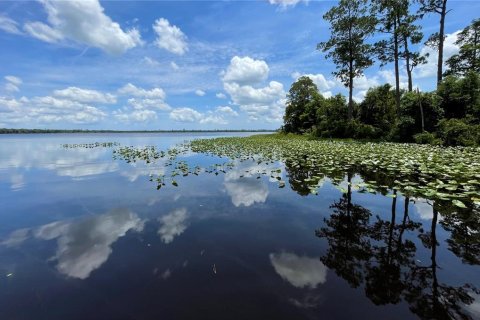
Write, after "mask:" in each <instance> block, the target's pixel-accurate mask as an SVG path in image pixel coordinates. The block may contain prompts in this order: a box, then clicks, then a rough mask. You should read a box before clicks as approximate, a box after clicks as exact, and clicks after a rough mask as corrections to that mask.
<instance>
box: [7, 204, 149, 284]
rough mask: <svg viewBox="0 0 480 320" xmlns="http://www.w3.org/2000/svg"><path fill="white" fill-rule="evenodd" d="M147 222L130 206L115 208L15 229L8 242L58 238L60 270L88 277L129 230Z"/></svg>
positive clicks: (73, 275)
mask: <svg viewBox="0 0 480 320" xmlns="http://www.w3.org/2000/svg"><path fill="white" fill-rule="evenodd" d="M143 225H144V222H143V221H142V220H141V219H140V218H139V217H138V216H137V215H136V214H135V213H133V212H131V211H130V210H127V209H114V210H111V211H110V212H108V213H106V214H102V215H98V216H92V217H88V218H84V219H80V220H76V221H68V222H64V221H59V222H53V223H49V224H46V225H43V226H41V227H38V228H35V229H31V230H29V229H20V230H17V231H15V232H13V233H12V234H11V235H10V237H9V239H7V240H6V241H4V242H3V244H4V245H8V246H14V245H19V244H21V243H22V242H23V241H25V240H26V239H28V237H29V234H31V235H32V236H33V237H35V238H36V239H41V240H53V239H56V240H57V251H56V253H55V256H54V257H53V260H56V261H57V270H58V271H59V272H60V273H62V274H65V275H67V276H70V277H72V278H78V279H86V278H88V277H89V276H90V274H91V272H92V271H94V270H96V269H98V268H99V267H100V266H101V265H102V264H103V263H105V262H106V261H107V259H108V257H109V256H110V254H111V253H112V248H111V245H112V244H113V243H115V242H116V241H117V240H118V239H119V238H120V237H123V236H124V235H125V234H126V233H127V232H128V231H129V230H134V231H141V230H143Z"/></svg>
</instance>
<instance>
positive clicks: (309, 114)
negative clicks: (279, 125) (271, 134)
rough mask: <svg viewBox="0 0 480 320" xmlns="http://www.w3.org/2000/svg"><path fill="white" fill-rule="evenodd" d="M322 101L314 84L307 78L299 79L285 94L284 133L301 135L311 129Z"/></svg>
mask: <svg viewBox="0 0 480 320" xmlns="http://www.w3.org/2000/svg"><path fill="white" fill-rule="evenodd" d="M322 101H323V97H322V96H321V95H320V94H319V93H318V90H317V86H316V85H315V83H313V81H312V80H311V79H310V78H309V77H300V78H299V79H298V80H297V81H295V82H294V83H293V84H292V86H291V88H290V90H289V92H288V94H287V105H286V109H285V116H284V122H285V124H284V131H285V132H292V133H303V132H305V131H308V130H309V129H311V128H312V127H313V126H314V125H315V122H316V113H317V109H318V105H319V104H321V103H322Z"/></svg>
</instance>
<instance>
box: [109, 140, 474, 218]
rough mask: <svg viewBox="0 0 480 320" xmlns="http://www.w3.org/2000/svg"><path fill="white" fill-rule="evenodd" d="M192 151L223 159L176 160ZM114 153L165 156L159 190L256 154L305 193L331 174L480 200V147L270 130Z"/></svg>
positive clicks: (413, 192) (370, 188)
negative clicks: (211, 162)
mask: <svg viewBox="0 0 480 320" xmlns="http://www.w3.org/2000/svg"><path fill="white" fill-rule="evenodd" d="M192 151H193V152H196V153H202V154H207V155H211V156H214V157H218V158H219V161H221V163H217V164H214V165H211V166H209V167H207V168H203V167H201V166H199V165H197V164H195V163H190V162H187V161H185V160H178V158H179V157H181V156H182V155H185V154H186V153H187V152H192ZM113 153H114V158H115V159H121V160H125V161H126V162H127V163H131V162H136V161H143V162H145V163H147V164H149V163H155V161H157V160H159V159H163V160H164V161H165V167H170V168H171V170H169V172H168V173H167V174H162V175H159V176H156V177H154V176H153V175H151V176H150V181H156V182H157V189H160V188H161V187H162V186H165V185H166V183H165V180H166V179H167V180H169V184H171V185H173V186H175V187H177V186H178V181H177V180H176V179H175V177H176V176H187V175H189V174H194V175H199V174H200V173H202V172H204V173H213V174H215V175H218V174H220V173H223V174H225V173H226V172H227V171H229V170H231V169H232V168H234V167H235V165H236V164H235V163H236V162H238V161H239V162H244V161H251V162H253V163H256V164H257V165H260V164H265V165H273V167H271V166H270V167H269V169H268V170H263V171H262V172H258V173H257V175H258V178H259V177H260V176H261V175H265V176H270V179H271V180H272V181H276V183H277V184H278V187H279V188H284V187H285V186H286V182H285V181H284V180H282V178H281V172H282V169H281V168H280V165H279V164H285V167H286V171H287V173H288V177H289V184H290V186H291V187H292V189H294V190H296V191H297V192H299V193H300V194H302V195H307V194H317V193H318V189H319V188H320V187H321V186H322V184H323V181H324V180H325V179H326V178H328V179H330V180H331V181H332V183H333V184H334V185H336V186H337V188H338V189H339V190H340V191H342V193H345V192H346V189H347V187H353V188H354V189H355V190H357V191H358V192H370V193H376V192H380V193H381V194H384V195H388V196H390V197H395V196H396V193H395V192H396V191H399V192H401V193H402V194H404V195H407V196H414V197H422V198H426V199H431V200H439V201H446V202H449V203H450V204H451V205H453V206H455V207H457V208H459V209H467V208H469V207H479V206H480V148H466V147H441V146H429V145H418V144H404V143H402V144H400V143H364V142H354V141H336V140H310V139H308V138H306V137H302V136H295V135H282V134H272V135H255V136H250V137H227V138H216V139H198V140H193V141H191V142H190V143H184V144H180V145H177V146H175V147H174V148H171V149H169V150H167V151H161V150H157V148H156V147H155V146H146V147H141V148H138V147H137V148H135V147H120V148H119V149H116V150H114V151H113ZM275 165H276V166H275ZM246 172H247V173H248V170H247V171H246ZM347 173H353V174H359V175H360V177H361V179H359V181H353V182H352V181H348V182H346V183H345V176H346V174H347ZM300 190H301V191H300ZM391 190H395V192H391Z"/></svg>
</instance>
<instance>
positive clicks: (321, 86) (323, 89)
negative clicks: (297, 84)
mask: <svg viewBox="0 0 480 320" xmlns="http://www.w3.org/2000/svg"><path fill="white" fill-rule="evenodd" d="M300 77H309V78H310V79H312V81H313V83H315V85H316V86H317V88H318V91H320V93H321V94H322V95H323V96H324V97H326V98H330V97H331V96H332V92H331V91H330V90H331V89H333V88H335V87H339V86H340V83H339V82H338V81H335V80H329V79H327V78H326V77H325V76H324V75H323V74H321V73H318V74H312V73H305V74H302V73H300V72H294V73H292V78H293V79H294V80H295V81H297V80H298V79H299V78H300Z"/></svg>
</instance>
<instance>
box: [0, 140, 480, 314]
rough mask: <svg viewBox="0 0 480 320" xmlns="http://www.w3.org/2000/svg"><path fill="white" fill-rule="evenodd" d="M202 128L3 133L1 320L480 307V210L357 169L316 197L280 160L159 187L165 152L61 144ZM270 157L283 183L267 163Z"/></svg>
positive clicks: (469, 310) (207, 159)
mask: <svg viewBox="0 0 480 320" xmlns="http://www.w3.org/2000/svg"><path fill="white" fill-rule="evenodd" d="M219 135H221V134H212V135H209V136H219ZM227 135H228V134H227ZM205 136H206V135H205V134H202V135H192V134H88V135H80V134H78V135H75V134H71V135H9V136H1V137H0V318H1V319H48V320H53V319H352V318H356V319H418V318H421V319H448V318H459V319H461V318H466V319H469V318H471V319H479V318H480V294H478V293H476V289H475V287H476V288H480V267H479V263H480V254H479V251H480V239H479V238H480V233H479V226H480V222H479V218H478V217H477V216H473V215H470V216H467V217H457V216H452V215H448V217H447V216H446V215H445V214H442V212H441V211H438V212H437V211H435V212H434V210H433V208H432V205H431V203H430V202H429V201H426V200H424V199H405V198H404V197H403V196H402V195H401V194H398V197H396V198H392V197H389V196H384V195H380V194H377V195H374V194H370V193H360V192H358V190H356V188H355V187H354V186H355V182H358V181H360V180H361V177H360V176H359V175H357V174H355V173H352V174H348V175H346V176H345V181H344V182H343V183H342V185H341V186H340V188H339V187H336V186H334V185H333V184H332V183H331V182H330V181H329V179H325V180H324V181H323V185H322V187H321V189H320V190H319V194H318V195H311V194H310V195H309V194H308V193H309V191H308V188H306V187H305V186H304V185H302V182H301V181H302V179H304V178H306V177H308V172H303V171H302V170H301V168H289V167H288V166H287V167H286V166H285V165H284V164H282V163H273V164H263V163H262V164H257V163H256V162H254V161H252V162H249V161H245V162H237V161H236V162H235V165H234V166H233V168H231V169H230V170H227V171H226V173H220V174H218V175H216V174H213V173H212V174H209V173H203V174H200V175H198V176H195V175H188V176H186V177H182V176H180V177H179V178H178V179H177V181H178V187H174V186H172V185H168V186H166V187H163V188H162V189H160V190H157V188H156V183H155V182H152V181H150V178H149V176H150V174H154V175H157V174H160V173H162V172H166V171H167V170H170V169H169V168H168V167H166V166H165V162H166V160H162V159H160V160H159V161H156V162H154V163H148V164H147V163H145V162H142V161H137V162H131V163H127V162H126V161H123V160H120V159H114V158H113V157H112V154H113V150H114V149H115V148H118V147H115V146H114V147H96V148H83V147H78V148H64V147H63V146H62V145H63V144H84V143H93V142H117V143H119V144H120V145H122V146H139V147H140V146H147V145H148V146H151V145H154V146H156V147H157V148H159V149H164V150H165V149H167V148H168V147H170V146H173V145H175V144H177V143H181V142H183V141H184V140H189V139H192V138H199V137H205ZM180 159H181V160H185V161H187V163H190V164H194V165H200V166H202V167H208V166H210V165H212V164H214V163H222V162H223V161H224V160H222V159H218V158H215V157H211V156H206V155H201V154H195V153H187V154H184V155H182V156H181V158H180ZM275 168H281V173H279V177H281V178H282V179H284V180H285V181H287V184H286V186H285V187H284V188H279V187H278V183H277V182H276V181H277V179H276V177H270V176H269V175H268V174H267V175H261V174H259V173H261V172H262V171H264V170H266V171H267V172H270V170H272V169H275ZM347 180H350V181H352V185H353V187H348V184H347ZM288 181H291V183H289V182H288ZM339 189H344V190H347V192H346V193H342V191H340V190H339ZM435 244H436V245H435Z"/></svg>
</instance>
